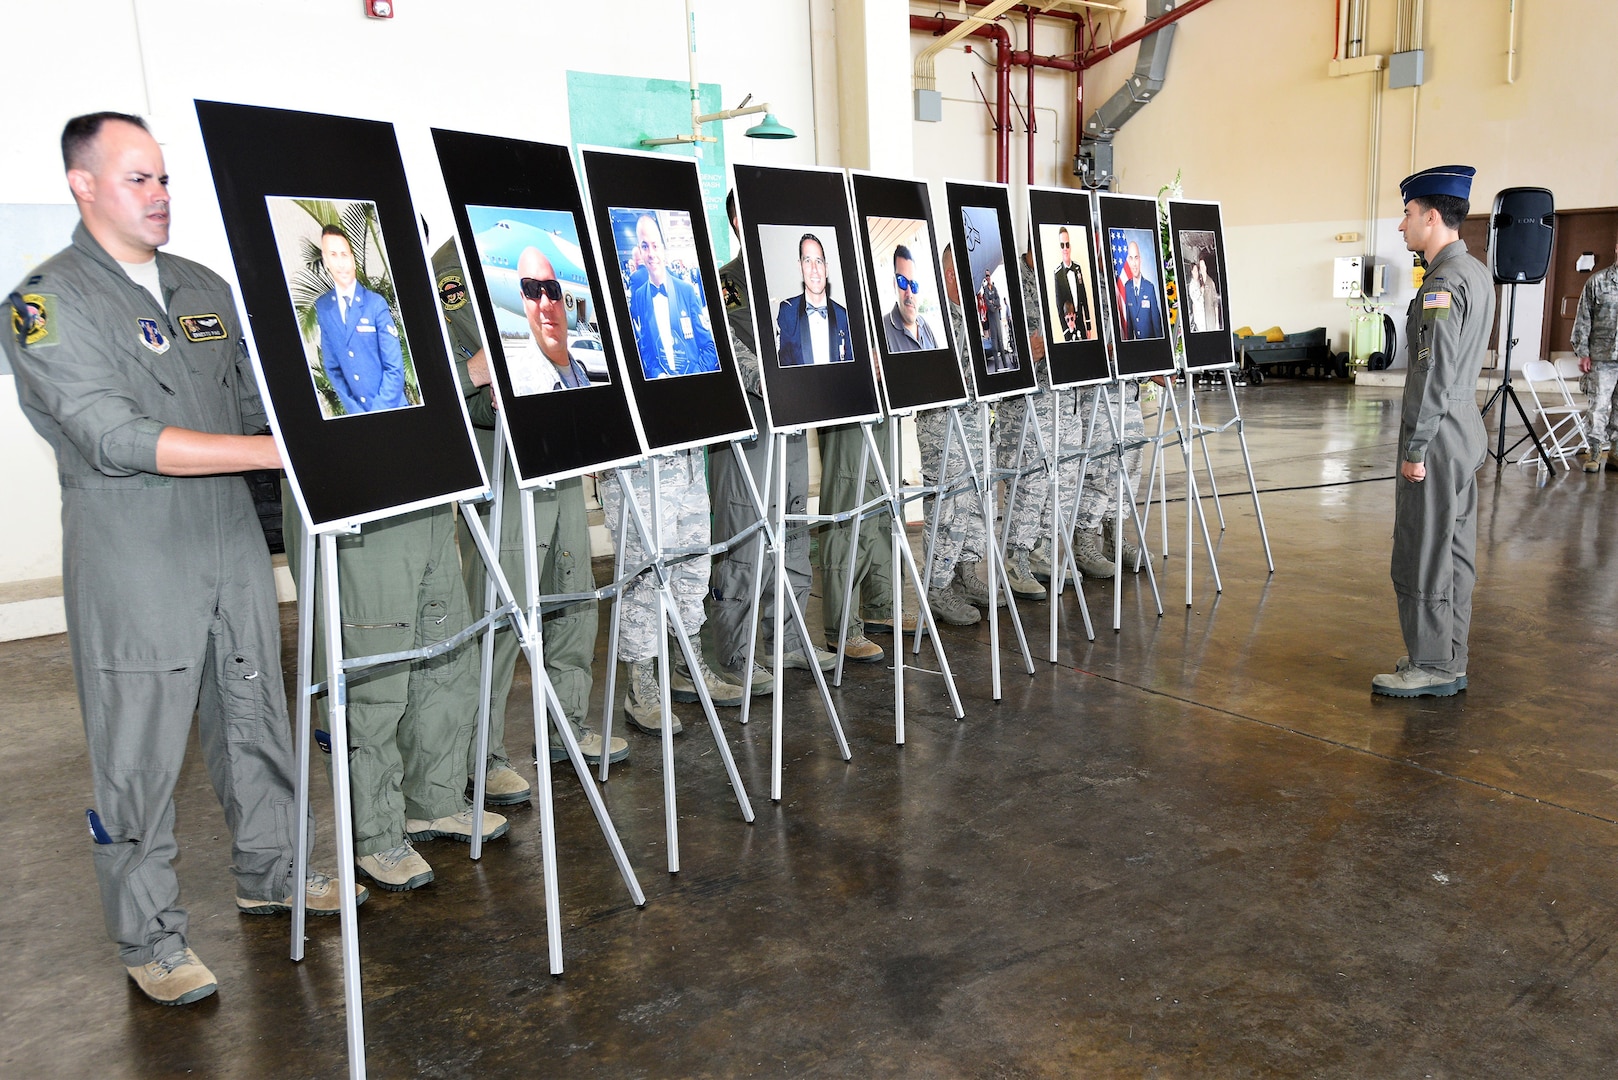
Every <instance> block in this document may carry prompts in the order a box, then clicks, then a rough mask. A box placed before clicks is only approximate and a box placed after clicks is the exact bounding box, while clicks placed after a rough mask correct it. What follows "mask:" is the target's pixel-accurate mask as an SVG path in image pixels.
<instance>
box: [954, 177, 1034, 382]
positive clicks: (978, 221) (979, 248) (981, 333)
mask: <svg viewBox="0 0 1618 1080" xmlns="http://www.w3.org/2000/svg"><path fill="white" fill-rule="evenodd" d="M944 192H945V194H946V196H947V198H948V203H949V225H950V235H951V238H952V239H951V245H952V247H953V251H952V254H953V255H954V257H955V274H956V278H957V280H958V282H959V283H960V289H961V301H962V304H961V306H962V308H963V309H964V312H965V314H966V330H967V347H968V349H969V350H970V351H971V354H972V378H973V381H974V382H975V383H976V385H977V395H978V399H979V400H980V401H995V400H998V399H999V398H1003V397H1007V396H1009V395H1012V394H1026V393H1027V392H1028V391H1030V390H1032V389H1034V385H1035V384H1034V364H1033V355H1034V354H1033V352H1032V350H1031V349H1030V348H1029V346H1028V318H1027V313H1026V312H1024V310H1023V296H1022V276H1021V274H1020V273H1019V272H1018V269H1017V259H1018V257H1019V256H1018V252H1017V231H1016V230H1015V229H1014V228H1012V225H1011V198H1010V196H1009V195H1008V194H1007V193H1006V188H1005V185H1004V184H966V183H961V182H959V181H955V180H950V181H947V182H946V183H945V184H944Z"/></svg>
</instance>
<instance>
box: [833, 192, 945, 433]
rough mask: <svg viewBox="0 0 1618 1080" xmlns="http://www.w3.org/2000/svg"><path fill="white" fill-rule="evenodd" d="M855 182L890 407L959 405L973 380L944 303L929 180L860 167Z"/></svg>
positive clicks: (896, 410)
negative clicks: (964, 370)
mask: <svg viewBox="0 0 1618 1080" xmlns="http://www.w3.org/2000/svg"><path fill="white" fill-rule="evenodd" d="M850 183H851V185H852V187H853V190H854V216H855V221H856V222H857V225H858V229H859V238H860V256H861V258H862V260H863V262H864V267H865V281H866V286H867V289H866V294H865V295H866V299H867V301H868V303H869V305H870V308H871V320H872V322H873V324H874V325H875V329H876V336H875V338H874V339H873V340H874V342H875V344H876V350H877V356H878V357H879V359H880V361H881V367H880V374H881V377H882V390H883V393H884V394H885V395H886V396H887V401H888V410H889V411H890V412H893V413H908V412H913V411H914V410H916V409H932V408H941V407H943V406H946V405H958V404H960V403H961V402H963V401H965V400H966V383H965V382H964V381H963V380H962V378H961V365H960V364H959V363H958V362H957V361H956V359H955V344H954V336H953V334H952V333H951V330H950V324H949V313H948V311H947V309H946V308H945V307H944V304H945V300H944V277H943V271H942V269H941V268H940V264H939V261H938V252H939V248H938V244H937V242H936V237H937V236H938V232H937V230H936V229H935V228H934V227H933V202H932V197H931V196H930V195H929V194H928V191H927V182H926V181H925V180H913V179H900V178H898V177H890V176H874V175H872V174H871V173H863V172H855V173H852V174H851V176H850Z"/></svg>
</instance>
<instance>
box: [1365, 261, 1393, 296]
mask: <svg viewBox="0 0 1618 1080" xmlns="http://www.w3.org/2000/svg"><path fill="white" fill-rule="evenodd" d="M1360 291H1361V292H1362V293H1364V294H1365V295H1366V296H1372V297H1375V296H1381V295H1382V294H1383V293H1385V292H1387V291H1388V264H1387V263H1385V262H1383V261H1382V260H1381V259H1377V258H1369V257H1368V258H1366V259H1365V260H1364V262H1363V263H1362V264H1361V266H1360Z"/></svg>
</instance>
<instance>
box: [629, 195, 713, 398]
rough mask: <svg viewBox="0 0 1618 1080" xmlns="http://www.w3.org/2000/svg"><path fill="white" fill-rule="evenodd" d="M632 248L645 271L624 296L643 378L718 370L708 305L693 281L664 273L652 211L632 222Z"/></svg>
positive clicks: (664, 255)
mask: <svg viewBox="0 0 1618 1080" xmlns="http://www.w3.org/2000/svg"><path fill="white" fill-rule="evenodd" d="M635 251H636V254H637V255H639V257H640V262H641V267H642V269H644V270H645V271H646V280H645V281H643V282H642V283H641V284H640V285H639V286H638V287H636V288H634V290H633V291H632V292H631V293H630V297H629V317H630V320H631V321H632V322H633V323H634V325H635V349H636V351H637V352H639V353H640V366H641V370H642V371H643V372H645V374H646V377H647V378H648V379H666V378H668V377H670V376H672V375H699V374H701V373H703V372H707V371H718V370H719V352H718V350H717V349H716V348H715V346H714V340H713V329H712V327H711V325H710V324H709V322H708V305H707V304H706V303H704V302H703V299H702V294H701V293H700V292H698V291H697V288H696V286H694V285H692V284H691V283H690V282H687V281H684V280H682V279H680V278H679V277H678V276H676V275H674V274H671V273H669V267H668V254H667V252H666V250H665V248H664V243H663V230H662V229H661V228H660V227H659V226H658V224H657V218H656V217H654V216H653V215H651V214H642V215H641V216H640V218H639V220H637V221H636V222H635Z"/></svg>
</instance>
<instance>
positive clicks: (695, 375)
mask: <svg viewBox="0 0 1618 1080" xmlns="http://www.w3.org/2000/svg"><path fill="white" fill-rule="evenodd" d="M579 156H580V158H581V159H582V161H583V164H584V178H585V185H586V187H587V188H588V189H589V192H590V213H591V215H592V217H593V219H594V221H595V230H596V235H597V236H599V237H601V243H602V245H603V247H604V248H605V249H606V251H607V253H608V254H609V257H610V258H611V259H612V260H613V264H614V265H615V266H616V267H617V271H618V272H617V274H615V275H614V274H610V273H609V274H608V277H607V286H606V291H607V293H608V297H607V301H608V304H609V307H610V310H611V311H612V315H613V320H614V323H615V325H616V327H617V330H618V341H619V343H620V345H621V346H622V348H623V350H624V357H625V368H626V370H627V374H628V376H629V389H630V392H631V394H632V396H633V402H634V406H635V408H636V411H637V412H638V414H639V416H640V422H641V429H642V431H643V432H644V433H645V437H646V448H647V449H648V450H650V451H659V450H679V449H684V448H685V447H690V446H701V445H704V444H706V443H710V442H721V441H723V440H726V439H736V438H742V437H745V436H748V435H752V434H753V431H754V429H753V418H752V413H751V412H749V410H748V408H747V398H746V395H745V392H744V391H743V389H742V382H741V376H740V374H739V373H738V372H737V369H736V358H735V356H734V355H733V354H732V352H731V347H730V327H729V325H728V324H727V323H726V321H725V318H724V313H725V305H724V300H723V297H722V296H721V294H720V291H719V275H718V273H717V272H716V271H715V269H714V261H713V249H712V246H711V245H710V244H709V241H708V224H707V219H706V217H705V215H704V213H703V208H702V187H701V183H700V181H699V179H698V176H697V167H696V162H695V161H693V160H692V159H690V158H683V157H671V156H669V155H666V154H651V153H635V152H630V151H622V150H603V149H596V148H581V149H580V151H579Z"/></svg>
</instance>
